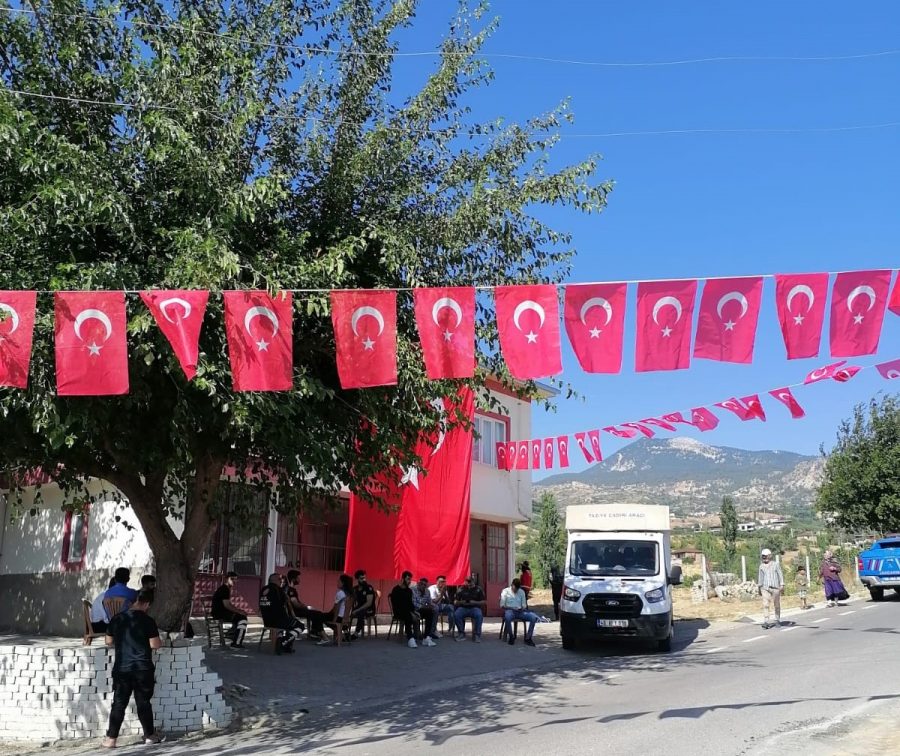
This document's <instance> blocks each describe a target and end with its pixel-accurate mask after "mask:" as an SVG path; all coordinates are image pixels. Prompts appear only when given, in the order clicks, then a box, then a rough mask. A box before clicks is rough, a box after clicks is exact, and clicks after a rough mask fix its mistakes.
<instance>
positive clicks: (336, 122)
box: [0, 0, 611, 628]
mask: <svg viewBox="0 0 900 756" xmlns="http://www.w3.org/2000/svg"><path fill="white" fill-rule="evenodd" d="M416 8H417V2H416V1H415V0H394V1H393V2H387V0H372V2H363V1H361V0H341V1H338V0H274V2H272V1H270V0H265V1H264V0H235V1H234V2H230V3H220V2H215V1H214V0H177V1H176V2H166V1H164V0H129V1H128V2H126V3H119V2H116V1H113V0H91V1H90V2H88V0H54V1H53V2H52V3H51V2H45V1H44V0H36V1H35V2H32V3H29V4H28V5H27V6H25V7H24V8H21V9H19V10H9V12H6V13H0V74H2V80H3V90H2V91H0V186H2V192H0V271H2V272H0V289H38V290H40V291H41V293H40V295H39V299H38V317H37V322H36V329H35V339H34V352H33V358H32V363H31V377H30V384H29V388H28V389H27V390H25V391H19V390H11V389H0V402H2V404H0V418H2V420H0V424H2V425H0V430H2V435H3V439H4V443H3V444H2V445H0V469H4V470H6V471H7V472H8V473H9V474H10V475H11V476H12V479H13V480H14V481H15V480H16V474H17V473H20V472H21V471H25V470H30V469H34V468H37V467H40V468H42V469H43V470H45V471H49V472H51V473H52V475H53V477H54V480H55V482H56V483H58V484H59V486H60V487H61V489H62V490H63V491H64V492H65V494H66V497H67V499H66V500H67V506H69V507H76V506H84V505H85V504H87V503H88V498H89V497H88V496H87V493H86V488H85V482H86V481H87V480H88V479H89V478H94V479H101V480H103V481H106V482H107V483H108V484H110V488H111V495H115V496H119V495H123V496H124V497H127V501H128V503H129V505H130V507H131V508H132V510H133V511H134V514H135V516H136V517H137V519H138V520H139V522H140V524H141V526H142V528H143V531H144V533H145V534H146V536H147V539H148V542H149V544H150V546H151V548H152V550H153V553H154V555H155V557H156V563H157V572H158V577H159V588H160V591H159V593H160V596H161V599H162V601H161V602H159V603H158V605H157V607H156V613H157V617H158V619H159V621H160V623H161V625H162V626H163V627H166V628H174V627H177V626H179V624H180V623H181V621H182V619H183V617H184V616H185V615H186V613H187V611H188V608H189V605H190V596H191V592H192V585H193V581H194V577H195V574H196V570H197V566H198V561H199V559H200V556H201V553H202V551H203V549H204V547H205V545H206V544H207V542H208V540H209V537H210V535H211V534H212V533H213V531H214V529H215V527H216V524H217V522H218V521H219V519H220V518H222V517H225V516H228V517H229V518H232V519H235V520H243V521H245V522H253V523H258V524H259V523H261V522H262V520H263V517H262V512H260V511H259V506H258V505H257V507H256V508H255V509H254V508H252V507H251V508H250V509H249V511H244V512H237V511H230V512H228V513H224V512H221V511H220V510H219V508H218V507H217V504H216V502H217V500H218V499H217V495H216V494H217V488H218V486H219V481H220V477H221V474H222V471H223V468H224V467H225V466H226V465H231V466H233V469H234V470H235V474H236V477H237V478H238V480H240V481H242V482H243V483H245V484H246V485H249V486H253V487H256V488H259V489H264V490H265V491H266V492H268V493H269V494H271V495H272V496H277V498H276V499H275V501H276V505H277V506H278V508H279V509H280V510H282V511H284V512H286V513H287V512H291V511H296V509H297V508H298V507H302V506H306V505H308V504H310V503H311V502H314V501H315V502H318V501H322V500H325V501H330V500H334V499H335V498H336V496H337V494H338V492H339V490H340V487H341V485H342V484H349V485H350V486H351V487H352V488H353V489H355V490H360V489H361V488H362V485H361V484H362V481H365V480H368V479H369V478H370V476H371V475H373V474H375V473H377V472H379V471H385V470H387V471H390V472H391V473H392V474H396V471H397V469H398V465H399V464H405V465H408V464H413V463H415V461H416V460H415V457H414V452H413V451H412V449H413V446H414V444H413V443H412V441H413V439H414V438H415V437H416V435H417V434H418V433H419V432H420V431H422V430H426V429H434V428H435V427H436V425H437V423H438V422H439V418H438V417H437V415H436V414H435V411H433V410H432V409H431V407H430V405H429V403H428V402H427V401H424V400H425V399H427V398H428V397H431V396H435V395H440V394H447V393H449V392H451V391H454V390H455V389H456V387H457V385H458V383H456V382H449V381H448V382H428V381H427V380H426V378H425V375H424V371H423V367H422V364H421V354H420V348H419V345H418V342H417V339H416V336H415V330H414V317H413V312H412V306H411V298H410V297H409V296H408V295H406V294H404V295H402V296H401V297H400V301H399V305H398V309H399V312H398V320H399V381H398V385H397V386H396V387H387V388H377V389H371V390H367V391H342V390H341V389H340V387H339V385H338V381H337V377H336V370H335V362H334V343H333V335H332V331H331V325H330V320H329V300H328V297H327V295H326V294H325V293H319V292H318V291H314V290H321V289H324V290H327V289H330V288H379V287H417V286H428V285H482V286H484V285H493V284H511V283H533V282H545V281H551V282H552V281H559V280H562V279H563V278H564V277H565V275H566V273H567V271H568V264H569V260H570V258H571V255H572V250H571V249H570V248H569V242H570V240H569V236H568V234H567V233H565V232H564V231H560V230H558V229H556V228H553V227H551V226H549V225H548V224H547V223H546V222H545V221H543V220H541V219H540V217H539V216H538V214H537V213H538V210H539V208H540V207H541V206H549V205H557V206H563V207H568V208H572V209H574V210H575V211H578V212H584V213H592V212H597V211H600V210H601V209H602V208H603V207H604V205H605V202H606V197H607V193H608V192H609V190H610V188H611V187H610V184H609V183H605V182H599V181H597V180H596V179H595V172H596V167H597V161H596V160H595V159H594V158H589V159H586V160H585V161H583V162H581V163H578V164H575V165H568V166H565V165H564V166H561V167H559V163H558V161H554V163H553V164H552V165H551V154H552V150H553V147H554V145H555V144H556V142H557V140H558V138H559V131H560V129H561V128H562V127H563V126H564V124H565V123H566V122H567V121H568V120H569V119H570V114H569V112H568V108H567V105H566V104H565V103H564V104H562V105H561V106H560V107H558V108H557V109H556V110H554V111H552V112H550V113H547V114H544V115H540V116H536V117H535V118H533V119H531V120H529V121H528V122H527V123H524V124H515V123H504V122H502V121H489V122H478V121H477V120H475V119H474V118H473V117H472V115H471V114H470V112H469V106H468V105H467V104H466V102H465V99H466V96H467V95H468V94H469V93H470V92H471V91H472V90H473V89H475V88H478V87H480V86H483V85H487V84H488V83H489V82H490V81H491V78H492V73H491V71H490V70H489V69H488V67H487V66H486V64H485V62H484V60H483V59H480V58H479V57H478V56H479V50H480V48H481V47H482V45H483V43H484V42H485V40H486V39H487V37H488V36H489V35H490V34H491V33H492V32H493V30H494V29H495V27H496V23H497V22H496V20H490V19H487V18H486V16H485V15H484V9H483V8H482V7H481V6H477V7H474V8H469V7H467V4H466V3H464V2H463V3H461V4H460V6H459V8H458V11H457V12H456V14H455V15H454V16H453V17H452V18H451V19H450V21H449V26H448V31H447V33H446V35H445V36H444V38H443V39H442V41H441V42H440V45H439V54H438V56H437V59H436V61H435V63H434V65H433V66H432V68H431V70H429V71H428V75H427V77H426V78H425V81H424V83H423V84H422V86H421V88H420V89H418V90H413V91H399V90H398V89H397V88H396V86H395V84H394V81H393V77H392V70H393V65H394V59H395V54H396V53H397V50H398V47H397V42H396V39H397V36H398V33H399V32H401V31H402V30H403V29H404V28H405V27H407V26H409V25H410V24H411V23H412V22H413V19H414V17H415V13H416ZM360 51H365V53H366V54H359V52H360ZM179 287H185V288H200V289H209V290H211V291H212V292H214V294H213V296H212V297H211V300H210V307H209V311H208V313H207V316H206V322H205V325H204V328H203V335H202V338H201V356H200V364H199V367H198V373H197V377H196V378H195V380H194V381H192V382H191V383H187V382H185V380H184V379H183V376H182V374H181V371H180V369H179V368H178V366H177V364H176V363H175V361H174V358H173V356H172V353H171V349H170V348H169V346H168V344H167V343H166V342H165V339H164V338H163V337H162V336H161V334H160V333H159V332H158V329H157V328H156V326H155V325H154V324H153V322H152V319H151V318H150V316H149V314H148V313H147V312H146V310H145V309H144V308H143V307H142V305H141V304H140V302H139V301H138V300H137V298H136V297H135V296H134V295H129V298H128V334H129V350H130V360H129V362H130V381H131V390H130V393H129V394H128V395H127V396H122V397H106V398H75V399H73V398H60V397H58V396H56V394H55V386H54V375H53V338H52V333H53V322H52V310H53V307H52V297H51V295H50V293H49V292H52V291H54V290H69V289H123V288H124V289H128V290H140V289H143V288H179ZM251 287H252V288H265V289H268V290H270V291H277V290H278V289H280V288H291V287H304V288H305V289H309V290H312V291H308V292H306V293H302V294H298V295H297V296H296V297H295V304H294V316H295V320H294V324H295V328H294V344H293V347H294V386H293V390H292V391H290V392H285V393H281V394H275V393H269V394H260V393H257V394H249V393H243V394H240V393H235V392H233V391H232V389H231V378H230V372H229V369H228V359H227V352H226V344H225V340H224V331H223V327H222V304H221V299H220V297H218V296H216V295H215V292H218V291H221V290H225V289H233V288H251ZM477 334H478V339H479V343H480V344H481V345H482V349H481V354H480V358H479V359H480V362H479V368H478V373H477V376H476V378H475V380H474V381H471V383H472V384H473V385H474V386H475V387H476V388H477V387H479V386H483V384H484V379H485V376H487V375H491V374H498V375H500V376H501V377H502V378H503V380H504V381H505V382H506V383H507V384H508V385H512V384H511V382H510V381H509V380H508V376H507V374H506V373H505V371H504V369H503V366H502V361H501V359H500V355H499V349H498V343H497V334H496V327H495V324H494V322H493V318H492V312H491V310H490V309H489V308H488V303H487V302H486V301H484V300H481V301H480V302H479V310H478V324H477ZM533 388H534V387H533V386H525V387H523V388H520V389H519V390H521V391H522V392H523V393H524V394H529V395H530V394H531V393H532V392H533ZM479 401H480V402H481V403H482V404H486V403H490V399H489V398H488V397H487V396H486V395H485V394H484V393H483V392H482V393H481V394H480V396H479ZM457 420H458V419H457V418H451V424H452V423H454V422H456V421H457ZM361 431H362V432H361ZM19 479H20V480H21V478H19ZM362 492H363V493H366V494H367V495H369V489H364V490H363V491H362ZM371 497H372V499H373V500H375V499H376V498H377V491H374V492H372V493H371ZM173 519H174V520H181V522H182V526H181V527H173V524H172V521H173ZM260 527H262V525H260Z"/></svg>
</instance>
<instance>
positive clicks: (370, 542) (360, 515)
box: [344, 476, 400, 581]
mask: <svg viewBox="0 0 900 756" xmlns="http://www.w3.org/2000/svg"><path fill="white" fill-rule="evenodd" d="M379 482H380V485H379V487H378V488H377V489H372V490H373V493H375V494H376V495H377V497H378V499H379V501H378V502H372V503H370V502H369V501H367V500H366V499H364V498H363V497H361V496H359V495H357V494H355V493H352V492H351V494H350V515H349V522H348V524H347V541H346V548H345V551H344V572H346V573H347V574H349V575H352V574H353V573H354V572H356V571H357V570H360V569H362V570H365V571H366V576H367V577H368V578H369V580H372V581H375V580H394V579H395V578H397V577H399V576H400V573H398V572H397V569H396V567H395V566H394V547H395V543H396V539H397V523H398V521H399V519H400V514H399V512H398V508H399V506H400V491H399V490H398V488H397V483H396V481H391V480H388V478H387V476H381V477H380V478H379Z"/></svg>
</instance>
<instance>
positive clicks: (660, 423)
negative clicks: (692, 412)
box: [641, 417, 687, 431]
mask: <svg viewBox="0 0 900 756" xmlns="http://www.w3.org/2000/svg"><path fill="white" fill-rule="evenodd" d="M678 422H680V423H684V422H687V421H686V420H685V419H684V418H681V419H680V420H678ZM641 424H642V425H655V426H656V427H657V428H662V429H663V430H667V431H675V430H676V428H675V426H674V425H672V423H671V422H669V421H668V420H667V419H666V418H665V417H662V418H659V417H645V418H644V419H643V420H641Z"/></svg>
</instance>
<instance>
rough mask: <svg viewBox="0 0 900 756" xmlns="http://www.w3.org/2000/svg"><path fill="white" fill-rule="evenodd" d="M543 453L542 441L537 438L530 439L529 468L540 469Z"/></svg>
mask: <svg viewBox="0 0 900 756" xmlns="http://www.w3.org/2000/svg"><path fill="white" fill-rule="evenodd" d="M542 453H543V442H542V441H541V439H539V438H533V439H531V469H532V470H540V469H541V456H542Z"/></svg>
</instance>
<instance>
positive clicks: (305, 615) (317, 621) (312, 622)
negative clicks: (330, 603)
mask: <svg viewBox="0 0 900 756" xmlns="http://www.w3.org/2000/svg"><path fill="white" fill-rule="evenodd" d="M291 608H292V609H293V610H294V616H295V617H300V618H301V619H305V620H307V621H308V622H309V631H310V632H311V633H313V634H315V635H321V634H322V631H323V630H324V629H325V626H324V624H323V623H324V622H325V620H326V619H330V617H329V616H328V615H327V614H325V612H320V611H319V610H318V609H310V608H309V607H308V606H293V607H291Z"/></svg>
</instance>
